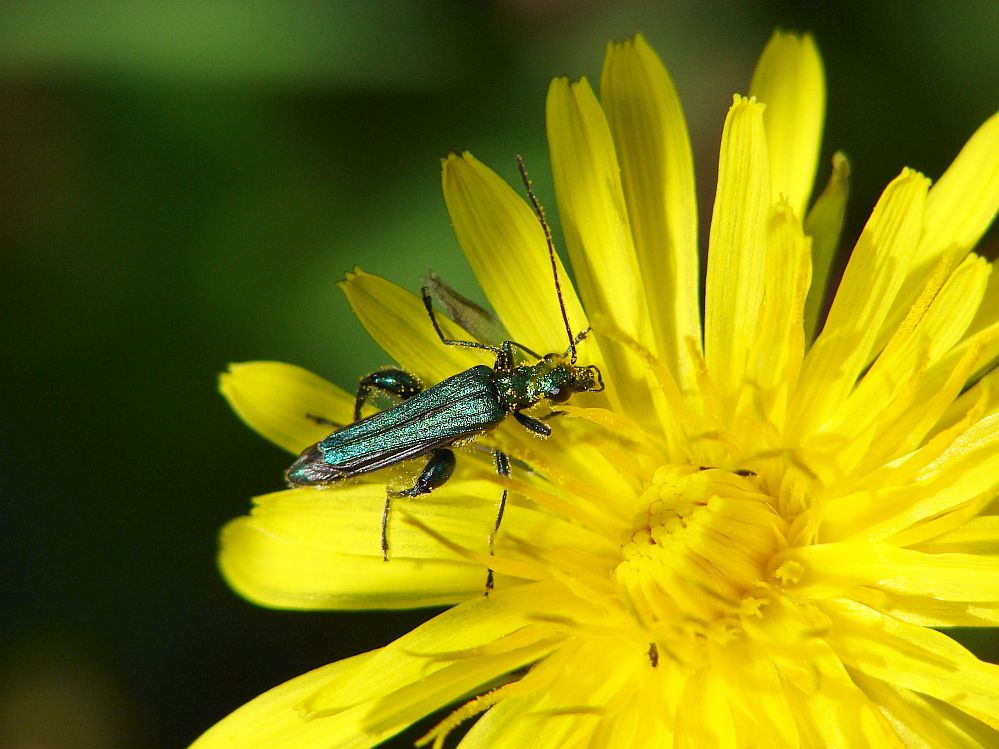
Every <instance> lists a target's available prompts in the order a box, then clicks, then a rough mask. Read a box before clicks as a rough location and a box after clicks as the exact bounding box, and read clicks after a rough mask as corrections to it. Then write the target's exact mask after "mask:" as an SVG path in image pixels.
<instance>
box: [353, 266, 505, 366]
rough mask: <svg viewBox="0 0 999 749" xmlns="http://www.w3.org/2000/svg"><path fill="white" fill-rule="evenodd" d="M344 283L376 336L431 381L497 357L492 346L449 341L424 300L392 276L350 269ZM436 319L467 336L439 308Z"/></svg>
mask: <svg viewBox="0 0 999 749" xmlns="http://www.w3.org/2000/svg"><path fill="white" fill-rule="evenodd" d="M340 288H341V289H343V292H344V294H346V295H347V301H348V302H350V306H351V308H352V309H353V310H354V314H355V315H357V318H358V319H359V320H360V321H361V325H363V326H364V329H365V330H366V331H368V334H369V335H370V336H371V337H372V338H373V339H374V340H375V342H376V343H377V344H378V345H379V346H381V347H382V349H384V350H385V352H386V353H387V354H388V355H389V356H390V357H392V358H393V359H394V360H395V361H396V362H398V363H399V364H401V365H402V366H403V367H404V368H405V369H406V370H407V371H409V372H412V373H413V374H415V375H416V376H417V377H420V378H421V379H422V380H423V381H424V383H426V384H428V385H429V384H434V383H437V382H440V381H441V380H443V379H445V378H447V377H450V376H451V375H453V374H457V373H458V372H461V371H463V370H465V369H468V368H469V367H474V366H475V365H476V364H492V362H493V359H495V356H494V355H493V354H490V353H489V352H488V351H478V350H473V349H467V348H461V347H458V346H445V345H444V344H443V343H441V340H440V338H438V337H437V334H436V333H435V332H434V328H433V325H432V324H431V323H430V318H429V316H428V315H427V311H426V309H425V308H424V306H423V302H422V300H420V299H419V298H418V297H416V296H414V295H413V294H410V293H409V292H408V291H406V290H405V289H403V288H401V287H399V286H396V285H395V284H394V283H392V282H391V281H387V280H385V279H384V278H381V277H379V276H374V275H371V274H370V273H365V272H364V271H362V270H361V269H360V268H358V269H355V271H354V272H353V273H348V274H347V275H346V277H345V278H344V280H343V281H341V282H340ZM437 321H438V322H439V323H440V326H441V328H442V330H443V331H444V335H445V336H446V337H448V338H454V339H464V338H465V337H466V336H467V334H466V333H465V332H464V331H462V330H461V328H459V327H458V326H457V325H455V324H453V323H452V322H451V321H450V320H448V319H447V318H446V317H444V315H443V314H442V313H438V314H437Z"/></svg>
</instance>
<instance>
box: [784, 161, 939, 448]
mask: <svg viewBox="0 0 999 749" xmlns="http://www.w3.org/2000/svg"><path fill="white" fill-rule="evenodd" d="M928 184H929V183H928V181H927V180H926V178H925V177H923V176H922V175H920V174H917V173H916V172H913V171H910V170H905V171H903V172H902V174H901V175H900V176H899V177H897V178H896V179H895V180H894V181H893V182H892V183H891V184H890V185H888V187H887V188H886V189H885V192H884V194H883V195H882V196H881V200H879V201H878V204H877V206H876V207H875V208H874V213H873V214H872V215H871V218H870V220H869V221H868V222H867V226H866V227H865V228H864V231H863V233H862V234H861V235H860V239H859V240H858V241H857V246H856V247H855V248H854V251H853V254H852V255H851V256H850V262H849V263H848V265H847V267H846V271H845V273H844V274H843V279H842V281H841V282H840V285H839V290H838V291H837V292H836V298H835V299H834V300H833V304H832V308H831V309H830V310H829V317H828V318H827V319H826V324H825V327H824V328H823V330H822V334H821V335H820V336H819V338H818V340H817V341H816V342H815V345H814V346H813V347H812V349H811V350H810V351H809V353H808V356H807V357H806V358H805V366H804V371H803V372H802V379H801V386H800V388H799V390H798V393H797V394H796V397H795V400H794V404H793V407H792V408H791V409H790V411H791V412H792V413H794V414H797V415H798V423H797V424H796V425H795V426H794V428H793V429H792V431H798V430H800V431H802V432H804V433H806V434H807V433H811V432H812V431H814V430H816V429H818V428H819V427H820V426H821V425H822V423H823V422H824V421H825V419H826V418H828V416H829V414H830V411H831V410H832V409H833V408H834V407H835V406H837V405H838V404H839V403H841V402H842V401H843V398H844V397H845V396H846V394H847V393H849V392H850V390H852V388H853V386H854V384H855V383H856V381H857V377H858V375H859V374H860V373H861V372H862V371H863V368H864V367H865V365H866V364H867V362H868V361H869V358H870V353H871V347H872V345H873V344H874V340H875V336H876V335H877V331H878V330H879V328H880V327H881V323H882V322H883V321H884V319H885V316H886V315H887V314H888V311H889V309H890V308H891V306H892V303H893V302H894V299H895V295H896V294H897V293H898V290H899V288H900V287H901V285H902V281H903V279H904V277H905V275H904V274H905V270H906V268H907V267H908V263H909V258H910V256H911V255H912V251H913V248H914V247H915V244H916V241H917V239H918V238H919V233H920V229H921V227H922V221H923V207H924V205H925V202H926V190H927V187H928Z"/></svg>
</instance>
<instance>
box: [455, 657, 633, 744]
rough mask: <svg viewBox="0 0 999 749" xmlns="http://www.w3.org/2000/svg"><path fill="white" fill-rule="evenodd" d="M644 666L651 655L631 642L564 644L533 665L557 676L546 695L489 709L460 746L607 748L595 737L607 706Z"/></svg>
mask: <svg viewBox="0 0 999 749" xmlns="http://www.w3.org/2000/svg"><path fill="white" fill-rule="evenodd" d="M642 668H645V669H648V668H649V661H648V657H647V656H645V655H644V653H643V652H642V648H641V647H635V646H634V644H633V643H621V642H612V641H604V642H597V641H589V642H581V643H574V644H568V645H563V646H562V647H561V648H560V649H559V651H558V652H557V653H554V654H553V655H552V656H551V657H550V658H548V659H546V660H545V661H544V662H543V663H540V664H538V665H537V666H535V671H541V672H542V677H543V676H544V672H548V673H554V674H556V675H555V676H553V677H551V678H550V679H548V681H549V683H548V684H547V687H546V688H545V689H544V690H543V691H541V692H540V693H539V694H537V695H532V696H530V697H526V698H520V699H518V700H512V701H511V702H510V703H503V704H501V705H498V706H497V707H495V708H493V709H492V710H490V711H489V713H487V714H486V715H485V716H484V717H483V718H482V719H481V720H480V721H479V722H478V723H476V725H475V726H474V727H473V728H472V730H471V731H469V734H468V736H467V737H466V739H465V741H463V742H462V744H461V746H463V747H526V746H537V747H568V746H607V744H603V743H600V742H599V741H598V740H596V739H595V738H594V735H595V733H596V732H597V731H598V728H599V726H600V724H601V723H602V722H604V721H605V720H606V719H607V714H608V712H610V708H609V706H610V705H612V704H614V703H615V702H616V701H617V699H616V698H618V697H619V693H620V692H621V690H623V689H627V688H628V684H629V682H631V681H633V680H635V678H636V673H637V672H638V671H639V670H640V669H642ZM532 676H536V675H535V674H533V673H532ZM625 709H627V708H625ZM511 710H513V711H514V712H515V713H516V717H514V716H513V715H512V714H511V712H510V711H511Z"/></svg>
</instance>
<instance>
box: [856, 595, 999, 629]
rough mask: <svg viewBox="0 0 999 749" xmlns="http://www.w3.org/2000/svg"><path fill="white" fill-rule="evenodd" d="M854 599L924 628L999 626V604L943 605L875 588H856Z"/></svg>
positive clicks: (927, 599)
mask: <svg viewBox="0 0 999 749" xmlns="http://www.w3.org/2000/svg"><path fill="white" fill-rule="evenodd" d="M850 598H852V599H853V600H855V601H857V602H858V603H863V604H864V605H866V606H870V607H871V608H873V609H877V610H878V611H880V612H881V613H882V614H884V615H886V616H891V617H894V618H896V619H901V620H902V621H903V622H908V623H909V624H917V625H919V626H920V627H934V628H936V629H939V628H941V627H995V626H999V601H941V600H939V599H937V598H928V597H926V596H920V595H904V594H902V593H891V592H888V591H885V590H875V589H873V588H865V589H860V588H856V589H854V590H853V591H851V593H850Z"/></svg>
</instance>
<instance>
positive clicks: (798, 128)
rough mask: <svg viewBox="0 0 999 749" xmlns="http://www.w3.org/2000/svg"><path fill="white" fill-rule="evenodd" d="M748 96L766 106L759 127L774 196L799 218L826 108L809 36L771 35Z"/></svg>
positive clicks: (812, 176) (811, 178)
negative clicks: (763, 134) (764, 133)
mask: <svg viewBox="0 0 999 749" xmlns="http://www.w3.org/2000/svg"><path fill="white" fill-rule="evenodd" d="M749 94H750V96H755V97H756V98H757V99H758V100H759V101H760V102H762V103H763V104H765V105H766V111H765V112H764V113H763V125H764V127H765V128H766V131H767V146H768V151H769V153H770V173H771V174H772V175H773V182H772V188H773V194H774V197H775V198H780V197H785V198H786V199H787V202H788V203H789V204H790V206H791V208H792V210H794V212H795V214H796V215H797V216H798V218H799V219H802V218H803V217H804V215H805V207H806V206H807V205H808V198H809V197H810V196H811V194H812V184H813V183H814V182H815V167H816V165H817V164H818V160H819V146H820V144H821V142H822V125H823V121H824V120H825V109H826V82H825V73H824V72H823V70H822V60H821V59H820V58H819V52H818V50H817V49H816V48H815V42H814V41H813V39H812V37H811V36H810V35H808V34H806V35H804V36H798V35H797V34H789V33H786V32H782V31H777V32H775V33H774V35H773V36H772V37H770V41H769V42H768V43H767V47H766V49H764V50H763V55H762V56H761V57H760V61H759V62H758V63H757V64H756V72H755V73H753V82H752V84H751V85H750V87H749Z"/></svg>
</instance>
